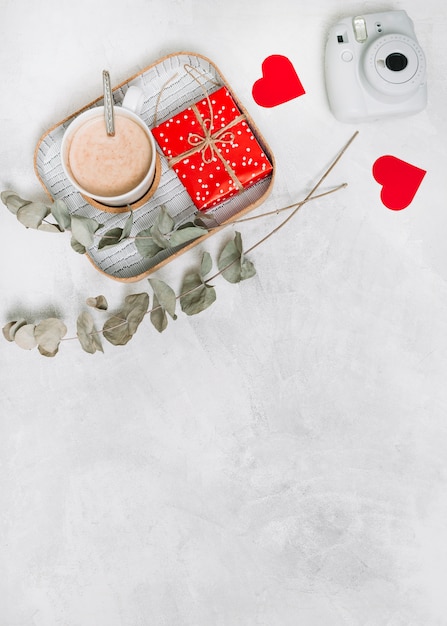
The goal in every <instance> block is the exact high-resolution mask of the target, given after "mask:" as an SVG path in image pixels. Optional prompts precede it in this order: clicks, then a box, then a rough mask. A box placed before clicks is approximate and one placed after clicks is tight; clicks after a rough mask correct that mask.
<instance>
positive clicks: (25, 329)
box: [14, 324, 37, 350]
mask: <svg viewBox="0 0 447 626" xmlns="http://www.w3.org/2000/svg"><path fill="white" fill-rule="evenodd" d="M14 341H15V342H16V344H17V345H18V346H19V347H20V348H23V349H24V350H32V349H33V348H35V347H36V346H37V340H36V337H35V325H34V324H25V325H24V326H21V327H20V328H19V329H18V330H17V332H16V333H15V335H14Z"/></svg>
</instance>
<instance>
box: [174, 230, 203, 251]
mask: <svg viewBox="0 0 447 626" xmlns="http://www.w3.org/2000/svg"><path fill="white" fill-rule="evenodd" d="M207 232H208V231H207V229H206V228H201V227H200V226H188V227H186V228H181V229H178V230H174V232H173V233H172V234H171V236H170V238H169V241H170V244H171V246H172V247H173V248H175V247H176V246H180V245H182V244H184V243H187V242H188V241H193V240H194V239H198V238H199V237H202V236H203V235H205V234H206V233H207Z"/></svg>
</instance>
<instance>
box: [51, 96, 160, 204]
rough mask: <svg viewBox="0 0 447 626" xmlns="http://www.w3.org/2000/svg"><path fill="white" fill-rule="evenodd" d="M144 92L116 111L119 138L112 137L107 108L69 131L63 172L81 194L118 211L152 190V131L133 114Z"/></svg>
mask: <svg viewBox="0 0 447 626" xmlns="http://www.w3.org/2000/svg"><path fill="white" fill-rule="evenodd" d="M141 99H142V92H141V91H140V90H139V89H138V88H137V87H130V88H129V89H128V91H127V93H126V96H125V98H124V100H123V103H122V106H121V107H118V106H115V107H114V122H115V133H114V135H108V134H107V129H106V124H105V118H104V107H102V106H100V107H95V108H93V109H89V110H87V111H85V112H84V113H81V114H80V115H79V116H78V117H77V118H76V119H75V120H74V121H73V122H72V123H71V124H70V126H69V127H68V128H67V130H66V131H65V134H64V137H63V140H62V147H61V157H62V166H63V169H64V172H65V174H66V176H67V178H68V179H69V180H70V182H71V183H72V185H73V186H74V187H75V188H76V189H77V190H78V191H80V192H81V193H82V194H84V195H86V196H89V197H90V198H93V199H94V200H96V201H98V202H100V203H102V204H104V205H108V206H112V207H117V206H124V205H126V204H131V203H133V202H136V201H137V200H139V199H140V198H141V197H142V196H143V195H144V194H145V193H146V192H147V191H148V190H149V189H150V188H151V186H152V184H153V181H154V176H155V164H156V150H155V141H154V138H153V136H152V133H151V131H150V130H149V128H148V127H147V126H146V124H145V123H144V121H143V120H142V119H141V118H140V117H139V116H138V115H137V114H136V112H135V110H136V109H138V108H139V104H140V103H141Z"/></svg>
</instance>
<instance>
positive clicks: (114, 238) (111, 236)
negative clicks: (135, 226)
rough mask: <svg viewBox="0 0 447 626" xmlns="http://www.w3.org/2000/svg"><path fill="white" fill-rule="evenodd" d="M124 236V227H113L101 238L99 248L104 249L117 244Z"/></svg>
mask: <svg viewBox="0 0 447 626" xmlns="http://www.w3.org/2000/svg"><path fill="white" fill-rule="evenodd" d="M122 236H123V229H122V228H119V227H116V228H111V229H110V230H108V231H107V232H106V233H105V234H104V235H103V236H102V238H101V239H100V241H99V243H98V250H102V249H103V248H109V247H110V246H116V244H117V243H119V242H120V241H121V239H122Z"/></svg>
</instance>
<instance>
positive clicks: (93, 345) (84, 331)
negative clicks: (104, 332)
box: [76, 311, 104, 354]
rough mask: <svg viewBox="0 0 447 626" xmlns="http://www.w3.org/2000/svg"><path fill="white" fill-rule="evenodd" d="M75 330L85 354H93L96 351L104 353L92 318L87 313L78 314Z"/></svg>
mask: <svg viewBox="0 0 447 626" xmlns="http://www.w3.org/2000/svg"><path fill="white" fill-rule="evenodd" d="M76 328H77V335H78V339H79V342H80V344H81V346H82V348H83V349H84V350H85V351H86V352H88V353H89V354H94V353H95V352H96V351H97V350H99V351H100V352H104V350H103V349H102V345H101V341H100V339H99V336H98V332H97V331H96V329H95V325H94V322H93V317H92V316H91V315H90V313H88V311H83V312H82V313H80V314H79V316H78V319H77V322H76Z"/></svg>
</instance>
